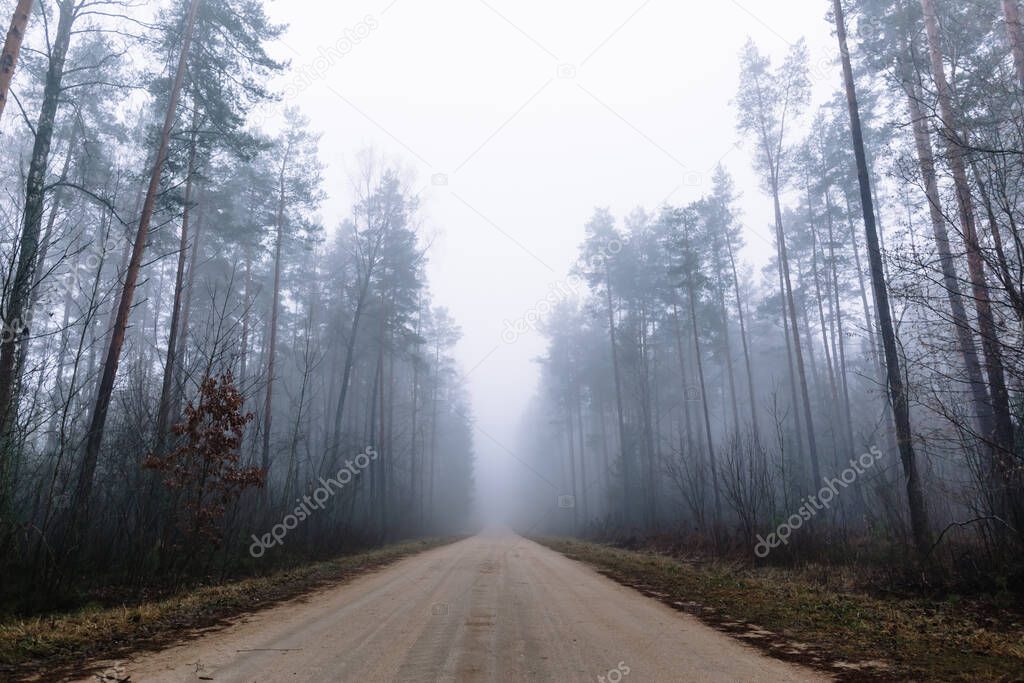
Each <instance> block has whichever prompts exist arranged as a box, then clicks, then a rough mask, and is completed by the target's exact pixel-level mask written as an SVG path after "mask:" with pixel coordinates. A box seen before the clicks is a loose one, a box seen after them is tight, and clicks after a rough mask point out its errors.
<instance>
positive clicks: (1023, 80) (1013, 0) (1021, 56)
mask: <svg viewBox="0 0 1024 683" xmlns="http://www.w3.org/2000/svg"><path fill="white" fill-rule="evenodd" d="M1003 15H1004V16H1005V17H1006V32H1007V34H1008V35H1009V38H1010V51H1011V52H1013V66H1014V69H1016V71H1017V80H1018V81H1020V87H1021V88H1022V89H1024V28H1022V27H1021V23H1020V7H1018V6H1017V0H1003Z"/></svg>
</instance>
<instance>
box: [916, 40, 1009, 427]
mask: <svg viewBox="0 0 1024 683" xmlns="http://www.w3.org/2000/svg"><path fill="white" fill-rule="evenodd" d="M901 61H902V62H903V63H902V65H901V72H902V75H903V78H902V80H903V88H904V90H905V92H906V94H907V109H908V110H909V112H910V117H911V122H912V125H913V129H914V144H915V147H916V150H917V163H918V168H919V170H920V172H921V179H922V180H923V181H924V190H925V196H926V198H927V200H928V215H929V218H931V224H932V236H933V239H934V240H935V248H936V250H937V251H938V255H939V267H940V269H941V270H942V287H943V289H945V290H946V297H947V299H948V300H949V311H950V313H951V315H952V317H953V328H954V331H955V333H956V339H957V347H958V348H959V351H960V355H961V356H962V357H963V362H964V369H965V371H966V372H967V382H968V385H969V386H970V391H971V399H972V403H973V404H974V413H975V415H976V421H977V429H978V432H979V433H980V434H981V435H982V438H983V439H984V440H986V441H988V440H990V439H991V438H992V435H993V434H994V432H995V421H994V418H993V414H992V406H991V403H990V400H989V395H988V388H987V387H986V386H985V380H984V378H983V377H982V372H981V362H980V360H979V359H978V351H977V348H976V347H975V344H974V332H973V330H972V329H971V323H970V320H969V319H968V317H967V307H966V305H965V304H964V297H963V293H962V291H961V289H960V276H959V274H958V273H957V272H956V263H955V261H954V260H953V252H952V249H951V248H950V242H949V233H948V231H947V230H946V216H945V214H944V213H943V211H942V199H941V198H940V196H939V183H938V179H937V178H936V175H935V156H934V154H933V153H932V142H931V137H930V136H929V134H928V128H927V126H926V124H925V115H924V111H923V110H922V108H921V98H920V89H919V88H918V86H917V83H916V80H914V74H913V70H912V68H911V65H910V63H909V62H907V61H906V60H901Z"/></svg>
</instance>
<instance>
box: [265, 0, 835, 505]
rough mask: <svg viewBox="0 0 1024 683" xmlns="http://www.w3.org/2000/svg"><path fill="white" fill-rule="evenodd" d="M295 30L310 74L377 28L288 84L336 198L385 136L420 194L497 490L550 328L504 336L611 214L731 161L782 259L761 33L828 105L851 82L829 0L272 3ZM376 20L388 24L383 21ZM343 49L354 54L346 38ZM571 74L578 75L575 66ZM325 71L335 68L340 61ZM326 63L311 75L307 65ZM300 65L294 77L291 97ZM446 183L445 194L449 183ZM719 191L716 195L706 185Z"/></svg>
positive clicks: (756, 245) (334, 211)
mask: <svg viewBox="0 0 1024 683" xmlns="http://www.w3.org/2000/svg"><path fill="white" fill-rule="evenodd" d="M268 5H269V11H270V14H271V16H272V17H273V18H274V19H275V20H277V21H280V22H283V23H288V24H289V25H290V27H289V30H288V32H287V33H286V34H285V36H284V37H283V39H282V40H281V41H280V44H278V45H275V46H274V47H273V50H272V51H273V53H274V54H275V55H276V56H278V57H281V58H286V59H290V60H291V62H292V67H293V70H296V71H297V70H301V69H302V68H303V67H307V66H311V67H312V68H313V69H316V63H315V60H316V59H317V57H320V56H322V55H324V54H325V52H324V51H325V50H326V48H328V47H331V46H335V45H338V44H339V40H340V39H342V38H343V37H344V35H345V30H346V29H348V30H349V31H350V33H349V35H350V36H356V35H357V31H359V32H361V33H363V34H366V29H365V28H362V27H360V23H361V22H364V23H366V24H368V25H372V26H374V28H372V29H370V30H369V33H368V35H366V37H365V38H363V39H361V40H359V41H358V42H353V44H352V45H351V49H350V50H349V51H348V52H347V53H346V54H344V56H342V57H341V58H338V56H337V53H336V54H335V57H334V59H333V60H332V62H331V63H328V62H326V61H325V60H321V61H320V64H319V66H320V68H319V69H317V71H316V77H315V78H310V79H309V80H310V81H311V82H310V84H309V85H308V87H305V88H302V89H299V92H297V93H294V92H293V93H291V94H290V96H289V97H288V102H287V104H290V105H291V104H294V105H297V106H298V107H299V108H300V109H301V110H302V111H303V113H304V115H305V116H307V117H308V118H309V119H310V120H311V127H312V128H313V129H314V130H318V131H321V132H322V133H323V139H322V156H323V159H324V161H325V162H326V163H327V164H328V168H327V173H326V178H327V182H326V190H327V192H328V193H329V194H330V195H331V198H330V200H329V201H328V202H327V203H326V205H325V208H324V212H323V213H324V218H325V221H326V224H327V225H328V226H329V227H334V226H335V225H337V223H338V222H339V221H340V219H341V218H342V217H343V216H345V215H346V214H347V213H348V209H349V206H350V204H351V196H350V194H349V192H348V181H347V172H348V170H352V169H354V168H355V153H356V152H357V151H358V150H359V149H360V148H364V147H367V146H372V147H374V148H376V149H377V150H379V151H380V152H382V153H384V154H385V155H387V156H389V157H393V158H395V159H398V160H401V161H402V162H403V164H404V165H406V166H407V167H408V168H409V169H410V170H412V171H413V172H414V174H415V177H416V180H417V184H418V186H422V187H423V193H422V195H423V198H424V213H425V216H426V219H427V226H428V229H429V230H432V231H437V233H438V238H437V239H436V240H435V242H434V246H433V249H432V253H431V257H430V261H431V264H430V268H429V277H430V282H431V289H432V292H433V295H434V300H435V303H436V304H438V305H444V306H447V307H448V308H449V309H450V310H451V312H452V314H453V315H454V316H455V318H456V320H458V322H459V324H460V325H461V326H462V329H463V332H464V338H463V341H462V343H461V344H460V345H459V347H458V349H457V358H458V360H459V362H460V364H461V366H462V369H463V370H464V371H466V372H468V373H469V374H468V382H469V387H470V391H471V396H472V398H473V411H474V414H475V416H476V418H477V427H478V429H477V433H476V447H477V453H478V457H479V458H480V464H481V467H480V468H479V476H478V478H479V479H481V480H482V481H481V486H482V489H483V492H482V495H481V498H482V499H483V500H485V501H489V500H494V498H495V494H494V491H496V490H497V489H498V488H500V484H501V483H502V482H507V477H508V476H513V475H515V474H516V473H515V469H516V468H518V467H520V465H518V464H517V463H516V462H515V459H514V456H512V455H510V454H509V453H508V451H510V450H511V451H515V448H516V441H517V439H516V433H517V429H518V423H519V418H520V415H521V414H522V411H523V409H524V407H525V406H526V404H527V402H528V401H529V399H530V397H531V396H532V395H533V393H534V391H535V388H536V379H537V371H536V368H535V366H534V363H533V362H532V361H531V359H533V358H535V357H537V356H539V355H540V354H541V353H542V352H543V349H544V345H543V340H542V338H541V337H540V335H539V334H538V333H536V332H534V333H531V334H527V335H525V336H523V337H522V338H520V339H519V340H518V341H516V342H515V343H512V344H508V343H504V342H503V341H502V335H501V333H502V330H503V329H504V326H503V321H505V320H515V319H518V318H521V317H522V316H524V315H525V314H526V313H527V312H528V311H530V310H531V309H534V308H535V306H536V304H537V302H538V301H540V300H541V299H543V298H544V297H545V295H546V294H547V293H548V292H549V291H550V290H551V289H552V284H553V283H556V282H558V281H561V280H564V278H565V276H566V274H567V272H568V269H569V267H570V266H571V264H572V262H573V261H574V258H575V254H576V247H577V245H578V243H579V242H580V240H581V239H582V237H583V225H584V223H585V222H586V220H587V219H588V218H589V216H590V214H591V212H592V210H593V207H594V206H598V205H600V206H608V207H609V208H610V209H611V210H612V212H613V213H615V214H616V215H617V216H620V217H621V216H623V215H624V214H625V213H627V212H628V211H630V210H631V209H633V208H634V207H636V206H644V207H646V208H648V209H653V208H656V207H657V206H658V205H660V204H661V203H663V202H664V201H666V200H668V201H671V202H673V203H683V202H686V201H690V200H692V199H695V198H696V197H698V196H699V195H700V194H702V193H703V192H706V191H707V190H708V183H709V181H710V173H709V171H710V170H711V169H712V168H713V167H714V165H715V164H716V163H717V162H718V161H719V160H721V161H722V162H723V163H724V164H725V165H726V166H727V168H728V169H729V170H730V171H731V172H732V173H733V175H734V177H735V179H736V182H737V187H738V189H740V190H741V191H742V192H743V194H744V197H743V200H742V203H741V205H742V208H743V210H744V212H745V220H746V222H747V224H748V225H749V226H752V227H751V228H750V229H748V238H747V241H748V247H747V249H746V252H745V254H744V257H745V258H746V260H747V261H749V262H752V263H758V264H760V263H763V262H764V261H765V260H766V258H767V250H768V249H770V246H769V244H768V243H767V242H766V241H765V240H766V239H767V236H768V234H769V232H768V229H767V227H766V226H767V225H768V222H769V220H770V218H771V214H770V209H769V204H768V203H767V201H765V199H764V198H763V197H762V196H761V193H760V191H759V185H758V182H757V178H756V176H755V175H754V174H753V171H752V169H751V162H750V156H749V145H744V146H743V147H741V148H737V147H736V145H737V143H739V142H741V141H740V139H739V136H738V135H737V133H736V131H735V113H734V112H733V110H732V108H731V106H730V101H731V99H732V97H733V95H734V93H735V91H736V87H737V82H738V68H739V67H738V54H739V51H740V48H741V47H742V45H743V43H744V42H745V41H746V38H747V36H751V37H753V38H754V40H755V41H756V42H757V43H758V45H759V46H760V47H761V49H762V50H763V51H766V52H767V53H769V54H771V55H772V56H773V58H776V59H778V58H781V56H782V55H783V54H784V52H785V50H786V49H787V48H788V45H787V42H789V43H791V42H795V41H796V40H798V39H799V38H800V37H805V38H806V39H807V42H808V47H809V50H810V54H811V62H812V72H813V73H818V74H821V77H820V78H818V79H817V80H818V81H819V82H818V83H817V84H816V92H817V95H818V99H819V100H820V99H821V98H822V97H827V95H828V93H829V92H830V91H831V90H832V89H833V87H834V86H838V84H839V83H838V78H839V75H838V72H836V71H834V70H833V69H832V68H831V67H826V64H827V62H828V60H831V59H832V57H833V56H834V55H835V52H836V48H835V43H834V38H833V37H832V35H831V33H830V29H829V26H828V24H827V23H826V21H825V18H824V17H825V12H826V10H827V9H828V6H829V5H830V3H828V2H825V0H775V1H773V2H768V1H767V0H741V1H740V2H733V1H732V0H718V1H711V2H686V1H678V0H677V1H675V2H673V1H671V0H648V1H646V2H644V0H618V1H607V0H597V1H593V0H592V1H590V2H584V1H582V0H562V1H557V2H553V1H551V0H548V1H546V2H545V1H539V0H516V1H513V0H486V2H485V1H484V0H442V1H441V2H423V1H419V2H417V1H416V0H394V1H392V0H350V1H347V2H344V3H341V2H338V3H334V2H324V1H323V0H276V1H275V0H272V1H271V2H269V3H268ZM367 17H370V18H371V19H369V20H368V19H367ZM341 47H343V48H347V47H348V46H347V45H346V44H345V43H341ZM561 65H569V67H568V68H562V69H561V70H562V72H563V74H564V75H568V76H572V73H573V72H574V73H575V75H574V76H572V77H560V74H559V70H560V66H561ZM324 66H326V68H323V67H324ZM309 73H311V74H312V69H311V70H310V71H309ZM293 78H294V76H292V77H290V78H283V79H281V84H280V85H281V87H282V89H283V88H284V87H285V86H287V85H288V84H289V83H292V82H293V81H292V80H291V79H293ZM436 174H445V175H447V179H448V185H447V186H443V185H437V186H435V185H434V183H433V182H432V179H433V178H434V176H435V175H436ZM702 185H703V186H702Z"/></svg>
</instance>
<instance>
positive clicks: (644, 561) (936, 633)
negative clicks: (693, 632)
mask: <svg viewBox="0 0 1024 683" xmlns="http://www.w3.org/2000/svg"><path fill="white" fill-rule="evenodd" d="M538 541H539V542H541V543H543V544H544V545H546V546H547V547H549V548H551V549H553V550H557V551H558V552H561V553H563V554H564V555H566V556H567V557H569V558H572V559H574V560H578V561H580V562H584V563H586V564H588V565H590V566H592V567H593V568H594V569H596V570H597V571H598V572H600V573H601V574H603V575H605V576H607V577H609V578H611V579H614V580H615V581H618V582H619V583H621V584H623V585H626V586H629V587H631V588H634V589H636V590H638V591H640V592H641V593H643V594H645V595H648V596H650V597H653V598H656V599H658V600H660V601H662V602H663V603H665V604H667V605H669V606H670V607H673V608H675V609H677V610H680V611H683V612H688V613H690V614H693V615H695V616H697V617H698V618H700V619H701V620H702V621H703V622H704V623H706V624H708V625H710V626H713V627H715V628H717V629H719V630H722V631H725V632H727V633H730V634H732V635H733V636H735V637H737V638H740V639H742V640H744V641H745V642H747V643H750V644H752V645H754V646H756V647H758V648H760V649H762V650H763V651H765V652H767V653H770V654H771V655H772V656H774V657H777V658H780V659H785V660H788V661H792V662H798V663H802V664H806V665H809V666H813V667H815V668H818V669H819V670H823V671H827V672H829V673H830V674H832V675H833V676H835V677H836V678H837V679H839V680H894V679H900V680H944V681H1024V614H1021V613H1020V612H1019V611H1016V610H1015V609H1012V608H1010V607H1009V606H1008V604H1001V603H1000V600H999V599H997V598H982V597H971V598H966V597H958V596H948V597H947V598H945V599H942V600H938V599H934V598H928V597H923V596H908V595H902V596H897V595H885V594H884V593H883V592H881V591H868V590H865V589H864V588H863V587H858V586H857V585H856V581H855V580H853V578H852V576H851V575H850V573H849V572H845V571H843V570H842V569H839V568H834V567H822V566H817V567H806V568H803V569H785V568H771V567H766V568H754V567H750V566H749V565H744V564H742V563H738V562H736V563H729V562H723V561H707V560H687V559H683V558H678V557H668V556H665V555H660V554H656V553H653V552H636V551H631V550H622V549H618V548H614V547H610V546H606V545H600V544H596V543H587V542H582V541H577V540H570V539H562V538H546V539H538ZM1006 602H1007V603H1008V602H1009V601H1006Z"/></svg>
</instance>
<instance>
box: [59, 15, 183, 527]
mask: <svg viewBox="0 0 1024 683" xmlns="http://www.w3.org/2000/svg"><path fill="white" fill-rule="evenodd" d="M200 1H201V0H192V3H191V5H190V6H189V11H188V15H187V16H186V18H185V23H184V26H183V27H182V37H181V53H180V54H179V56H178V66H177V70H176V72H175V75H174V81H173V83H172V86H171V91H170V94H169V97H168V102H167V114H166V116H165V118H164V124H163V128H162V129H161V131H160V146H159V150H158V152H157V155H156V159H155V161H154V163H153V170H152V173H151V174H150V178H149V188H148V190H147V192H146V199H145V201H144V202H143V205H142V215H141V216H140V218H139V228H138V231H137V232H136V234H135V242H134V245H133V247H132V254H131V259H130V261H129V262H128V269H127V271H126V272H125V278H124V285H123V286H122V289H121V297H120V299H119V301H118V305H117V314H116V317H115V319H114V325H113V329H112V331H111V335H110V347H109V348H108V349H107V355H106V358H104V361H103V372H102V375H101V377H100V383H99V388H98V389H97V393H96V404H95V406H94V407H93V413H92V419H91V421H90V424H89V431H88V433H87V435H86V440H85V448H84V455H83V458H82V464H81V468H80V469H79V474H78V482H77V484H76V486H75V494H74V498H73V500H72V504H71V510H70V513H69V514H70V518H71V520H72V523H73V525H75V526H82V527H84V525H85V524H86V523H87V519H88V515H87V514H85V513H86V508H87V507H88V502H89V497H90V495H91V493H92V482H93V474H94V473H95V471H96V461H97V460H98V458H99V454H100V446H101V445H102V443H103V430H104V427H105V426H106V423H107V411H108V410H109V408H110V400H111V397H112V395H113V391H114V380H115V378H116V377H117V366H118V364H119V363H120V360H121V348H122V347H123V346H124V337H125V332H126V331H127V329H128V316H129V314H130V313H131V308H132V299H133V298H134V296H135V288H136V285H137V283H138V280H139V270H140V269H141V267H142V254H143V252H144V251H145V249H146V241H147V239H148V237H149V225H150V222H151V221H152V219H153V212H154V210H155V209H156V197H157V194H158V193H159V191H160V178H161V176H162V175H163V169H164V163H165V162H166V160H167V149H168V146H169V145H170V139H171V129H172V128H173V127H174V122H175V120H176V119H177V113H178V99H179V97H180V95H181V86H182V83H183V82H184V80H185V68H186V66H187V64H188V55H189V48H190V46H191V44H192V30H193V28H194V26H195V19H196V12H197V10H198V9H199V3H200ZM76 531H78V530H76Z"/></svg>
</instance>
